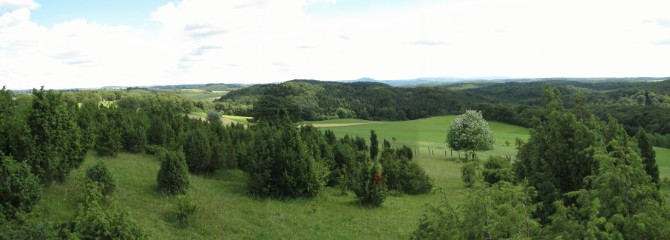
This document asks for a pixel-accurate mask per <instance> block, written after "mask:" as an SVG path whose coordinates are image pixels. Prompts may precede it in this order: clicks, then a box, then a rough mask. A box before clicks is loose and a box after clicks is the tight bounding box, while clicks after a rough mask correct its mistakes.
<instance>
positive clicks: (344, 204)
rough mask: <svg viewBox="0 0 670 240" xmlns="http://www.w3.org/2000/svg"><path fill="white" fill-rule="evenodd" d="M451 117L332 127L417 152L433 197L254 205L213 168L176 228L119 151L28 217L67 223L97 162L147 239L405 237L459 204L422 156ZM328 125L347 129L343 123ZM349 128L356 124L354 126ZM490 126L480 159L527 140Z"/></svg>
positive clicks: (516, 131) (665, 153) (523, 134)
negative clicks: (376, 203)
mask: <svg viewBox="0 0 670 240" xmlns="http://www.w3.org/2000/svg"><path fill="white" fill-rule="evenodd" d="M452 119H453V117H450V116H447V117H435V118H429V119H421V120H414V121H405V122H381V123H375V124H368V125H356V126H347V127H334V128H332V129H333V130H334V131H335V132H336V134H337V136H338V137H341V136H343V135H344V133H345V132H348V133H349V134H352V135H360V136H363V137H366V139H367V138H369V134H370V127H372V129H375V130H376V131H377V133H378V134H379V136H380V138H387V139H391V137H396V138H397V142H396V144H410V145H412V146H416V147H421V148H422V150H421V152H420V154H419V155H418V156H417V157H416V158H415V159H416V160H415V161H417V162H418V163H419V164H420V165H421V166H422V167H423V168H424V169H425V170H426V172H427V173H428V174H429V175H430V176H431V177H432V178H433V179H434V180H435V190H434V192H433V193H432V194H427V195H419V196H407V195H405V196H391V197H389V198H387V200H386V201H385V202H384V204H383V205H382V207H380V208H363V207H359V206H356V205H355V204H354V196H353V195H352V194H348V195H342V194H341V193H340V190H339V189H335V188H327V189H326V190H325V191H324V192H323V193H322V194H320V195H319V196H317V197H315V198H313V199H297V200H285V201H280V200H259V199H254V198H251V197H249V196H247V195H246V193H245V191H246V175H245V173H243V172H242V171H239V170H220V171H217V172H216V173H214V174H213V175H211V176H191V188H190V189H189V195H190V196H192V198H193V201H194V202H195V203H196V204H197V207H198V212H197V215H196V217H195V219H196V220H195V222H194V224H193V225H192V226H190V227H187V228H180V227H178V225H177V224H176V222H175V221H174V220H173V219H172V217H171V214H172V211H173V209H174V198H169V197H166V196H163V195H162V194H161V193H159V192H158V190H157V189H156V173H157V172H158V168H159V165H160V163H159V162H158V160H157V159H156V158H155V157H153V156H149V155H144V154H141V155H135V154H127V153H120V154H119V155H118V157H115V158H100V157H97V156H94V155H92V154H89V155H88V157H87V159H86V161H84V163H83V165H82V166H81V167H80V168H79V169H77V170H74V171H73V172H72V173H71V174H70V176H69V177H68V178H67V179H66V181H65V183H64V184H53V185H51V186H50V187H46V188H45V189H44V191H43V197H42V200H41V201H40V202H39V203H38V206H37V207H36V209H35V212H36V213H38V214H40V215H41V216H42V217H44V218H46V219H49V220H54V221H58V222H62V221H65V220H67V219H70V218H71V217H72V215H73V214H74V213H75V212H76V211H77V201H78V199H79V194H80V192H81V186H80V183H81V179H82V178H83V174H84V172H85V170H86V168H88V167H89V166H92V165H93V164H95V162H96V161H105V163H106V164H107V166H108V167H109V170H110V172H111V173H112V175H113V176H114V179H115V180H116V184H117V190H116V192H115V193H114V194H113V197H114V199H115V201H116V202H117V204H118V205H119V206H121V207H123V208H125V209H126V210H127V211H128V212H129V214H130V215H131V216H132V218H133V219H135V220H136V221H137V222H138V223H139V224H140V225H141V226H142V228H144V229H145V231H147V232H148V233H149V234H150V235H151V238H152V239H284V238H293V239H407V238H408V235H409V233H410V232H411V231H412V230H414V229H415V228H416V226H417V223H418V219H419V216H420V215H421V213H422V212H423V211H424V209H425V206H426V204H431V205H436V204H439V203H440V202H441V201H443V200H444V199H445V197H446V198H447V199H448V201H449V202H450V203H451V204H458V202H459V201H460V200H461V198H462V195H463V191H464V188H463V183H462V181H461V179H460V166H461V164H460V163H457V162H454V161H446V160H445V157H444V156H443V155H440V154H435V155H429V154H427V150H426V149H427V148H428V147H431V148H439V147H442V149H446V148H445V147H444V146H445V144H444V138H445V137H446V129H447V128H448V126H449V124H450V122H451V120H452ZM335 122H337V123H347V121H345V120H337V121H335ZM351 122H356V123H361V121H360V120H355V121H349V123H351ZM326 123H333V122H332V121H326ZM491 127H492V128H493V130H494V131H495V132H496V133H497V138H498V139H497V147H498V149H497V150H494V151H490V152H487V153H483V154H482V155H488V154H501V153H509V152H513V147H512V146H510V147H506V146H504V142H505V140H508V141H510V142H511V143H512V144H513V140H514V138H516V137H520V138H523V139H526V138H527V137H528V136H527V130H526V129H524V128H520V127H515V126H510V125H505V124H498V123H493V122H492V123H491ZM405 139H407V140H405ZM401 141H402V142H401ZM500 145H503V146H500ZM435 151H436V152H437V150H435ZM656 151H657V156H658V157H657V159H658V162H659V166H660V169H661V176H662V177H663V176H670V159H668V158H669V157H670V151H669V150H667V149H657V150H656ZM442 154H443V153H442Z"/></svg>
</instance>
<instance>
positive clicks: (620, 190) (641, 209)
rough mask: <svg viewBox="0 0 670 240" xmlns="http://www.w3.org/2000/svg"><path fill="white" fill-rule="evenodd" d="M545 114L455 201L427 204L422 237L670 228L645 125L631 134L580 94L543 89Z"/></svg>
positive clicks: (609, 233) (628, 235)
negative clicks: (569, 100) (565, 95)
mask: <svg viewBox="0 0 670 240" xmlns="http://www.w3.org/2000/svg"><path fill="white" fill-rule="evenodd" d="M546 99H547V100H546V101H547V103H548V104H547V106H546V109H545V110H546V112H547V114H546V116H545V117H544V118H543V119H542V120H540V121H538V123H537V124H536V125H535V126H534V127H533V129H532V130H531V134H530V139H529V140H528V142H522V141H518V142H517V146H518V148H519V151H518V154H517V159H516V161H515V162H514V163H513V164H511V165H510V164H509V160H508V159H504V158H499V157H492V158H491V159H489V160H488V161H487V162H486V163H485V164H484V170H482V174H481V177H482V178H483V180H485V181H475V182H481V183H482V184H475V185H474V186H473V187H472V188H471V190H469V191H468V194H467V195H466V201H464V202H463V204H461V205H458V206H451V205H450V204H448V203H445V204H443V205H441V206H439V207H436V208H432V209H429V210H428V211H426V213H425V214H424V216H423V217H422V218H421V220H420V225H419V228H418V229H417V230H416V231H415V232H414V234H413V237H414V238H416V239H425V238H448V237H457V238H467V239H476V238H486V239H494V238H496V239H497V238H531V239H545V238H546V239H557V238H558V239H657V238H658V237H659V236H670V224H669V222H668V219H670V209H669V208H668V207H667V206H666V204H665V203H664V201H663V198H662V197H661V196H660V193H659V189H658V187H659V185H658V166H657V165H656V161H655V159H654V158H655V156H654V152H653V149H652V148H651V145H650V143H649V141H648V138H647V137H646V136H647V135H646V134H645V133H644V130H642V129H640V131H639V132H638V133H637V134H636V136H635V137H632V136H630V135H629V134H628V133H627V132H626V131H625V130H624V127H623V126H622V125H621V124H619V123H618V122H617V121H616V119H614V118H613V117H610V118H609V119H608V120H607V121H602V120H599V119H598V118H597V117H596V116H595V115H594V114H592V113H591V111H590V110H589V109H588V107H587V106H586V104H584V103H583V100H580V99H575V100H574V103H575V104H574V106H573V107H572V108H571V109H566V108H565V107H564V104H563V102H562V101H561V98H560V93H559V90H558V89H556V88H547V90H546Z"/></svg>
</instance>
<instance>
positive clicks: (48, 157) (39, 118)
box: [27, 89, 86, 182]
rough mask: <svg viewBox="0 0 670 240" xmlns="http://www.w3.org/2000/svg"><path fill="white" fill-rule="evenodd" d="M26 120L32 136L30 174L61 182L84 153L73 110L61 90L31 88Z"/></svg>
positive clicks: (77, 165)
mask: <svg viewBox="0 0 670 240" xmlns="http://www.w3.org/2000/svg"><path fill="white" fill-rule="evenodd" d="M27 123H28V127H29V129H30V135H31V136H32V139H31V140H30V142H31V143H32V144H31V145H30V147H29V149H28V152H29V154H28V159H27V161H28V162H29V164H30V166H31V167H32V170H33V173H35V174H36V175H37V176H38V177H39V178H40V179H41V180H42V181H44V182H51V181H53V180H57V181H63V180H64V179H65V176H66V175H67V174H68V173H69V172H70V170H72V169H74V168H77V167H79V165H80V164H81V162H82V161H83V160H84V155H85V153H86V152H85V149H84V148H83V146H82V144H81V134H80V132H79V128H78V127H77V123H76V122H75V115H74V109H73V108H72V106H68V105H67V104H66V102H65V101H64V99H63V97H62V94H61V93H57V92H55V91H53V90H49V91H45V90H44V89H40V90H33V97H32V108H31V110H30V112H29V114H28V118H27Z"/></svg>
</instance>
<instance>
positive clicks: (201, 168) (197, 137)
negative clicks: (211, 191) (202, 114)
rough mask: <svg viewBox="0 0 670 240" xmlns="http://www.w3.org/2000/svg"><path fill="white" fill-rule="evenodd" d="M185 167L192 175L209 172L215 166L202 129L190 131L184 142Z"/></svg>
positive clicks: (210, 148)
mask: <svg viewBox="0 0 670 240" xmlns="http://www.w3.org/2000/svg"><path fill="white" fill-rule="evenodd" d="M184 155H185V157H186V165H188V170H189V171H190V172H192V173H201V172H211V171H214V170H216V168H217V166H215V164H213V162H212V147H211V146H210V144H209V139H208V138H207V136H206V135H205V132H204V131H203V130H202V129H196V130H193V131H191V132H190V133H189V134H188V135H187V136H186V140H185V141H184Z"/></svg>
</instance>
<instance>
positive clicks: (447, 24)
mask: <svg viewBox="0 0 670 240" xmlns="http://www.w3.org/2000/svg"><path fill="white" fill-rule="evenodd" d="M5 2H7V1H5ZM15 2H19V1H15ZM315 2H324V1H313V0H290V1H270V0H265V1H263V0H260V1H259V0H235V1H225V2H224V1H206V0H184V1H181V2H179V3H168V4H166V5H164V6H162V7H160V8H158V9H156V10H155V11H154V12H153V13H147V14H148V15H149V14H150V15H151V17H152V19H153V20H154V21H156V22H158V23H160V24H161V26H162V28H161V29H160V31H158V32H148V31H145V30H142V29H134V28H130V27H124V26H106V25H101V24H97V23H95V22H92V21H87V20H83V19H75V20H71V21H68V22H64V23H60V24H56V25H55V26H53V27H51V28H47V27H44V26H40V25H38V24H36V23H34V22H32V21H30V11H29V10H28V8H25V7H24V8H20V9H19V8H16V9H15V10H12V11H8V12H5V13H4V14H3V15H2V16H0V85H8V87H10V88H30V87H39V86H40V85H46V87H49V88H62V87H96V86H104V85H152V84H177V83H206V82H252V83H258V82H276V81H283V80H289V79H293V78H315V79H326V80H335V79H355V78H359V77H373V78H378V79H403V78H415V77H431V76H434V77H438V76H456V77H485V76H507V77H554V76H575V77H596V76H619V77H624V76H668V75H670V69H668V68H667V66H666V65H667V64H663V63H664V62H666V61H664V60H663V59H664V58H666V56H669V55H670V45H669V44H667V43H668V39H670V31H669V30H668V29H669V28H668V27H667V26H668V25H667V24H666V23H667V19H670V13H668V12H667V11H665V10H667V9H670V3H666V2H667V1H663V0H642V1H604V0H595V1H578V0H561V1H558V0H533V1H530V0H468V1H459V0H456V1H448V2H442V3H438V4H432V5H426V6H415V7H411V8H404V9H392V8H390V9H387V10H384V11H372V12H369V13H367V14H366V15H352V14H342V15H337V14H335V15H332V16H314V15H310V13H305V12H304V9H305V5H306V4H322V3H315ZM325 2H328V3H327V4H338V3H337V2H335V1H325ZM0 3H2V1H0ZM15 5H16V4H15Z"/></svg>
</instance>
